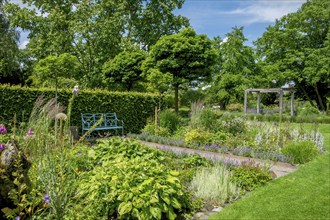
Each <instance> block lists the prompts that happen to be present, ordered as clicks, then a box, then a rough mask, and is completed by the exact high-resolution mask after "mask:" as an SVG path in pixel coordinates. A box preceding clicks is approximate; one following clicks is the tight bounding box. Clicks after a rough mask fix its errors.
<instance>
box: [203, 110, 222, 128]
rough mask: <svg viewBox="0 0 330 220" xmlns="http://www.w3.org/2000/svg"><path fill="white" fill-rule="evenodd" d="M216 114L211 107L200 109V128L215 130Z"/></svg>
mask: <svg viewBox="0 0 330 220" xmlns="http://www.w3.org/2000/svg"><path fill="white" fill-rule="evenodd" d="M217 119H218V115H217V114H216V113H215V111H214V110H213V109H211V108H204V109H202V111H201V113H200V116H199V124H200V127H201V128H204V129H207V130H210V131H216V130H217V128H218V127H217Z"/></svg>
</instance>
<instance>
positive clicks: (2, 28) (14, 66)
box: [0, 0, 19, 82]
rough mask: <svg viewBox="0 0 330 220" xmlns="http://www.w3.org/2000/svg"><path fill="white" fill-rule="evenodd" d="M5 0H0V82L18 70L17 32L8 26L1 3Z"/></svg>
mask: <svg viewBox="0 0 330 220" xmlns="http://www.w3.org/2000/svg"><path fill="white" fill-rule="evenodd" d="M5 2H6V1H4V0H0V48H1V49H0V82H4V81H6V80H5V79H8V78H11V76H12V74H15V72H16V73H17V72H18V71H19V64H18V61H17V55H18V52H19V50H18V46H17V42H18V38H19V34H18V32H16V31H15V29H13V28H11V27H10V23H9V21H8V19H7V16H6V14H5V12H4V11H3V4H4V3H5Z"/></svg>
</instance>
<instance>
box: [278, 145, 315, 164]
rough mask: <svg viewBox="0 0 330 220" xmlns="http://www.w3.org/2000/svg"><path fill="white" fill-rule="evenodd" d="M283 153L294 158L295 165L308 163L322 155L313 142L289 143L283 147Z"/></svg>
mask: <svg viewBox="0 0 330 220" xmlns="http://www.w3.org/2000/svg"><path fill="white" fill-rule="evenodd" d="M282 153H283V154H284V155H286V156H288V157H290V158H292V160H293V163H295V164H303V163H307V162H309V161H311V160H313V159H314V158H315V157H317V156H318V155H319V154H320V152H319V151H318V149H317V147H316V146H315V143H313V142H311V141H299V142H292V143H289V144H287V145H285V146H284V147H283V149H282Z"/></svg>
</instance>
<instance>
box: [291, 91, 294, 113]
mask: <svg viewBox="0 0 330 220" xmlns="http://www.w3.org/2000/svg"><path fill="white" fill-rule="evenodd" d="M291 116H294V92H292V93H291Z"/></svg>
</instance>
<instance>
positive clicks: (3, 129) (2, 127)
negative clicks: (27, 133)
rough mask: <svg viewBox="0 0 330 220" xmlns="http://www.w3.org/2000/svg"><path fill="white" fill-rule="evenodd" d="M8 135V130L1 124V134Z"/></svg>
mask: <svg viewBox="0 0 330 220" xmlns="http://www.w3.org/2000/svg"><path fill="white" fill-rule="evenodd" d="M6 133H7V129H6V127H5V126H4V125H3V124H0V134H6Z"/></svg>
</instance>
